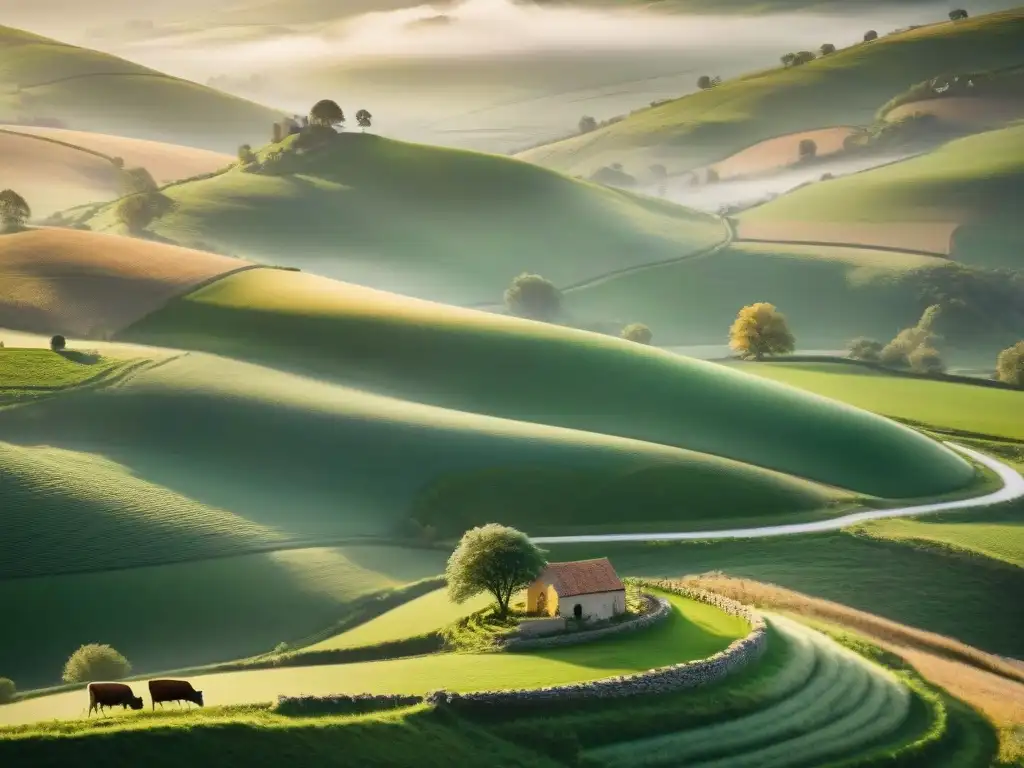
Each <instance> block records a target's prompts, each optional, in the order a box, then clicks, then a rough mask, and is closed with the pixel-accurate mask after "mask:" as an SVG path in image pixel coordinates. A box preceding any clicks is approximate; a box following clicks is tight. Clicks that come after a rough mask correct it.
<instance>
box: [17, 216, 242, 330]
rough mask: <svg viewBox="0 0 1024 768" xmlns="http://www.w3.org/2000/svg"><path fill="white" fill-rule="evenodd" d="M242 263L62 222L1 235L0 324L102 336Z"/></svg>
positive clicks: (236, 268) (19, 327)
mask: <svg viewBox="0 0 1024 768" xmlns="http://www.w3.org/2000/svg"><path fill="white" fill-rule="evenodd" d="M246 266H248V265H247V263H246V262H244V261H240V260H238V259H230V258H228V257H226V256H217V255H214V254H211V253H201V252H198V251H190V250H187V249H184V248H178V247H176V246H170V245H164V244H163V243H154V242H146V241H139V240H134V239H129V238H122V237H114V236H111V235H102V234H96V233H92V232H80V231H76V230H67V229H36V230H30V231H27V232H19V233H17V234H8V235H3V236H2V237H0V282H2V283H3V286H4V291H3V294H2V295H0V328H16V329H19V330H22V331H32V332H36V333H45V334H51V333H60V334H64V335H66V336H68V337H69V338H70V337H74V336H78V337H90V338H94V339H95V338H103V337H104V336H106V335H108V334H111V333H113V332H115V331H118V330H120V329H122V328H124V327H125V326H127V325H130V324H131V323H133V322H135V321H136V320H138V319H139V318H141V317H142V316H144V315H146V314H148V313H149V312H152V311H153V310H155V309H157V308H158V307H160V306H161V305H162V304H164V303H165V302H167V301H169V300H170V299H172V298H173V297H175V296H177V295H179V294H181V293H182V292H184V291H188V290H189V289H191V288H193V287H195V286H197V285H200V284H202V283H204V282H206V281H208V280H210V279H212V278H215V277H217V276H218V275H223V274H226V273H229V272H232V271H234V270H238V269H243V268H245V267H246Z"/></svg>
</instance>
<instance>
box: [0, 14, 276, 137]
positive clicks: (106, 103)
mask: <svg viewBox="0 0 1024 768" xmlns="http://www.w3.org/2000/svg"><path fill="white" fill-rule="evenodd" d="M0 94H2V95H0V123H12V122H17V123H22V122H30V123H31V122H33V121H36V120H51V121H52V120H58V121H60V122H62V123H65V124H67V125H68V126H70V127H73V128H75V129H79V130H86V131H97V132H100V133H118V134H123V135H125V136H133V137H136V138H144V139H153V140H156V141H169V142H172V143H178V144H187V145H193V146H199V147H208V148H211V149H217V150H221V151H234V149H235V147H237V146H238V145H239V144H240V143H243V142H245V141H255V140H262V139H263V138H264V137H265V136H267V135H268V133H269V131H270V125H271V123H273V122H274V121H275V120H278V119H280V114H279V113H278V112H276V111H274V110H272V109H269V108H267V107H264V106H261V105H259V104H255V103H253V102H251V101H246V100H245V99H240V98H238V97H235V96H229V95H228V94H226V93H221V92H219V91H215V90H213V89H212V88H208V87H207V86H204V85H198V84H196V83H192V82H189V81H187V80H181V79H179V78H175V77H171V76H169V75H165V74H163V73H162V72H157V71H156V70H152V69H149V68H148V67H143V66H141V65H139V64H134V63H132V62H130V61H126V60H124V59H120V58H117V57H116V56H111V55H109V54H105V53H100V52H98V51H93V50H90V49H88V48H80V47H77V46H73V45H68V44H66V43H61V42H59V41H56V40H51V39H49V38H46V37H42V36H39V35H33V34H31V33H29V32H23V31H21V30H18V29H13V28H11V27H2V26H0Z"/></svg>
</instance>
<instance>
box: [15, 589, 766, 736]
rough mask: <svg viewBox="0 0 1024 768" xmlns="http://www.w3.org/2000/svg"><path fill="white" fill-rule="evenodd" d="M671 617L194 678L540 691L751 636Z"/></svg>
mask: <svg viewBox="0 0 1024 768" xmlns="http://www.w3.org/2000/svg"><path fill="white" fill-rule="evenodd" d="M668 598H669V601H670V603H671V604H672V607H673V611H672V614H671V615H670V616H669V618H668V619H667V620H666V621H664V622H660V623H659V624H657V625H655V626H653V627H651V628H650V629H645V630H644V631H642V632H627V633H622V634H619V635H616V636H612V637H609V638H607V639H602V640H601V641H599V642H593V643H582V644H579V645H573V646H566V647H564V648H552V649H547V650H544V651H543V652H539V653H533V652H529V653H526V652H523V653H441V654H429V655H425V656H415V657H410V658H405V659H392V660H387V661H371V662H359V663H353V664H335V665H325V666H316V667H290V668H282V669H265V670H254V671H244V672H224V673H217V674H210V675H195V676H192V677H190V680H191V682H192V684H193V685H194V686H195V687H196V689H197V690H202V691H203V695H204V699H205V700H206V701H207V702H208V703H210V704H214V703H216V704H250V703H259V702H264V701H273V700H274V699H275V698H276V697H277V696H278V695H284V696H299V695H313V696H327V695H332V694H339V693H353V694H355V693H364V692H374V693H414V694H425V693H428V692H429V691H435V690H440V689H444V690H449V691H463V692H464V691H479V690H491V689H495V688H540V687H544V686H548V685H559V684H564V683H570V682H575V681H582V680H595V679H599V678H602V677H611V676H615V675H622V674H629V673H635V672H640V671H645V670H647V669H651V668H654V667H661V666H668V665H670V664H677V663H682V662H685V661H691V660H693V659H700V658H704V657H707V656H711V655H713V654H715V653H717V652H719V651H721V650H723V649H725V648H726V647H728V645H729V644H730V643H731V642H732V641H733V640H736V639H738V638H740V637H743V636H744V635H746V634H747V633H748V632H749V631H750V626H749V625H748V624H747V623H746V622H745V621H743V620H742V619H739V618H736V617H734V616H729V615H728V614H725V613H723V612H722V611H720V610H719V609H717V608H714V607H712V606H710V605H707V604H705V603H699V602H695V601H693V600H688V599H686V598H682V597H678V596H675V595H669V596H668ZM82 696H83V693H82V691H80V690H77V691H70V692H67V693H58V694H54V695H52V696H45V697H40V698H33V699H28V700H25V701H22V702H16V703H14V704H11V705H8V706H4V707H3V708H2V709H0V724H17V723H29V722H34V721H36V720H39V719H43V718H61V719H64V718H69V717H71V718H74V717H76V716H77V715H78V714H79V711H80V709H81V706H82V703H81V702H82Z"/></svg>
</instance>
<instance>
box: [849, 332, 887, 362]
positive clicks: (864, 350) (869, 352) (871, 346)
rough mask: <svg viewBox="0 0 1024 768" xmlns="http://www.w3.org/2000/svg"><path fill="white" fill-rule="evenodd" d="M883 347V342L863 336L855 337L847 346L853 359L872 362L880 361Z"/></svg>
mask: <svg viewBox="0 0 1024 768" xmlns="http://www.w3.org/2000/svg"><path fill="white" fill-rule="evenodd" d="M883 348H884V346H883V344H882V342H880V341H875V340H874V339H867V338H864V337H863V336H861V337H860V338H857V339H854V340H853V341H851V342H850V343H849V345H847V347H846V349H847V353H848V356H849V357H850V358H852V359H853V360H864V361H867V362H871V363H875V362H878V360H879V358H880V357H881V355H882V349H883Z"/></svg>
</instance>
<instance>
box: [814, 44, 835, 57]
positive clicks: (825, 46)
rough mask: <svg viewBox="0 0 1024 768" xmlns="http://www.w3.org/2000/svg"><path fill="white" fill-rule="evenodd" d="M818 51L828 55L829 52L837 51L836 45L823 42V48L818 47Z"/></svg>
mask: <svg viewBox="0 0 1024 768" xmlns="http://www.w3.org/2000/svg"><path fill="white" fill-rule="evenodd" d="M818 52H819V53H821V55H822V56H828V55H829V54H831V53H835V52H836V47H835V46H834V45H832V43H822V46H821V48H819V49H818Z"/></svg>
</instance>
